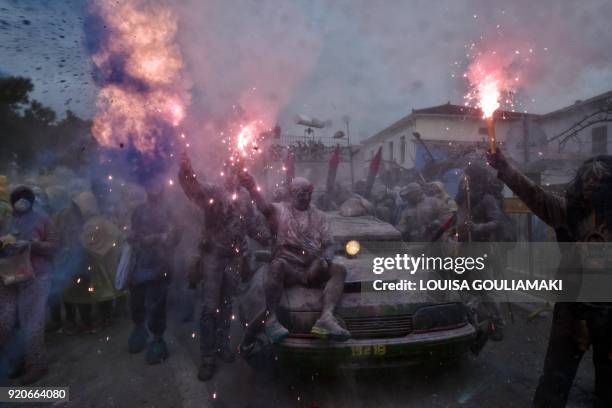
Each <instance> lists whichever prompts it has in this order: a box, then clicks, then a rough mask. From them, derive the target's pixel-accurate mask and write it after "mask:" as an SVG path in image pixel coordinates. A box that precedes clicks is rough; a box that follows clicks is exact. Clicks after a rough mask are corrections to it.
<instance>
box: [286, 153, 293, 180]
mask: <svg viewBox="0 0 612 408" xmlns="http://www.w3.org/2000/svg"><path fill="white" fill-rule="evenodd" d="M285 171H286V173H285V182H286V183H287V184H289V183H291V181H292V180H293V178H294V177H295V160H294V158H293V154H292V153H291V152H290V151H287V157H285Z"/></svg>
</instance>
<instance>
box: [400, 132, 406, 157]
mask: <svg viewBox="0 0 612 408" xmlns="http://www.w3.org/2000/svg"><path fill="white" fill-rule="evenodd" d="M404 162H406V136H402V137H400V163H401V164H404Z"/></svg>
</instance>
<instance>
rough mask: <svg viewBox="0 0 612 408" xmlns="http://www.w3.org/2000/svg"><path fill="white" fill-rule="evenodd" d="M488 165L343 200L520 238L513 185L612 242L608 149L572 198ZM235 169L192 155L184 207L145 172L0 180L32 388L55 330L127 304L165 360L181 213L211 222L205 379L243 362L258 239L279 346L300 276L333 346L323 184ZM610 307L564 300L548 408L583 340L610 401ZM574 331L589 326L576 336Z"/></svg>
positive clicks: (15, 355) (577, 182) (91, 322)
mask: <svg viewBox="0 0 612 408" xmlns="http://www.w3.org/2000/svg"><path fill="white" fill-rule="evenodd" d="M487 162H488V163H489V164H490V166H486V165H482V166H481V165H477V164H473V165H470V166H468V167H467V168H466V169H464V176H463V177H462V178H461V182H460V183H459V186H458V189H457V191H458V192H457V194H456V196H455V197H454V198H451V197H450V196H449V194H448V193H447V192H446V190H445V188H444V186H443V184H442V183H441V182H438V181H435V182H425V181H424V180H416V181H412V182H409V183H407V184H405V185H402V186H395V187H394V188H389V187H388V186H384V188H381V189H379V191H377V190H376V189H377V188H378V187H380V186H374V191H373V192H372V193H371V194H368V197H367V198H365V197H363V196H361V195H359V194H355V193H351V192H347V191H344V190H342V191H340V190H339V193H342V196H343V200H344V202H343V203H338V204H339V205H338V206H337V209H338V210H339V211H340V213H341V214H342V213H347V212H348V213H350V214H348V215H349V216H350V215H363V213H370V214H371V215H374V216H376V217H378V218H380V219H382V220H385V221H387V222H389V223H391V224H393V225H395V226H396V227H397V229H398V230H399V232H400V233H401V235H402V238H403V240H404V241H406V242H420V243H423V242H434V241H436V240H439V239H450V240H455V241H456V242H482V243H492V242H508V241H512V240H515V239H516V236H514V235H513V232H512V231H513V230H514V228H513V225H512V222H511V220H510V218H509V217H508V215H507V214H506V213H505V212H504V206H503V196H502V189H503V187H504V184H505V185H507V186H508V187H509V188H510V189H511V190H512V191H514V193H515V194H516V195H518V197H520V198H521V199H522V200H523V201H524V202H525V204H526V205H527V206H528V207H529V208H530V209H531V210H532V211H533V213H534V214H536V215H537V216H538V217H540V218H541V219H542V220H543V221H544V222H546V223H548V224H549V225H550V226H551V227H553V228H554V229H555V231H556V233H557V238H558V240H559V241H563V242H583V241H585V240H586V241H588V240H589V239H590V238H589V237H592V232H593V231H595V230H596V231H598V234H599V235H598V237H600V238H601V237H602V236H603V239H604V240H605V241H607V240H608V238H609V230H608V229H607V228H606V226H607V225H608V224H607V220H608V218H607V217H608V216H609V215H610V206H609V198H610V197H609V195H606V194H607V191H608V190H609V186H610V183H611V180H612V160H610V158H609V157H608V156H601V157H596V158H593V159H591V160H590V161H587V162H586V163H585V164H584V165H583V167H582V168H580V169H579V171H578V174H577V176H576V178H575V179H574V180H573V181H572V182H571V183H570V187H569V188H568V189H567V193H566V196H565V197H557V196H554V195H553V194H551V193H549V192H546V191H545V190H543V189H542V188H541V187H539V186H537V185H535V184H534V183H533V182H531V181H530V180H529V179H527V178H526V177H525V176H524V175H523V174H521V173H520V172H519V171H518V170H517V169H516V168H514V167H513V166H512V165H511V164H510V163H509V162H508V160H506V158H505V157H504V156H503V154H502V153H501V152H499V150H498V152H497V153H495V154H493V153H490V154H489V155H488V157H487ZM495 170H496V171H497V174H495ZM224 174H225V177H224V178H223V180H222V181H221V182H219V183H217V184H214V183H207V182H202V181H200V180H199V179H198V177H197V176H196V172H195V171H194V169H193V167H192V165H191V162H190V160H189V158H188V157H187V156H186V155H184V156H183V157H182V159H181V161H180V167H179V173H178V180H179V184H180V187H181V190H182V194H181V195H183V194H184V196H185V198H186V200H184V201H185V202H187V200H188V201H190V202H191V203H192V204H194V205H193V206H192V207H191V209H190V210H189V211H187V210H185V208H186V207H181V206H180V205H176V202H177V200H176V196H175V197H172V200H169V199H168V197H166V194H167V193H166V192H165V190H166V189H167V188H166V187H165V184H163V183H161V182H160V181H159V180H149V181H148V182H147V183H145V185H144V186H142V187H138V186H130V185H128V184H129V183H124V182H121V183H120V184H119V185H117V184H109V183H108V182H101V181H100V180H99V179H95V180H94V181H93V182H87V181H82V182H80V183H73V184H72V185H71V186H69V187H63V186H61V183H56V184H52V183H47V185H45V183H35V182H28V183H24V184H22V185H17V184H16V183H14V184H13V186H11V180H8V179H7V178H6V177H0V226H1V228H2V236H1V238H0V241H1V248H0V256H2V258H3V259H8V258H11V259H17V260H18V261H19V262H21V263H19V264H17V265H18V267H15V266H14V265H13V269H14V270H13V273H12V274H11V273H10V271H8V272H7V267H6V265H5V264H3V265H4V266H3V268H4V269H2V270H0V272H1V274H2V282H1V283H0V348H1V353H0V356H1V358H2V359H1V360H0V376H1V378H8V377H20V381H21V383H22V384H32V383H34V382H36V381H38V380H39V379H41V378H42V377H44V375H45V374H46V372H47V370H48V363H47V359H46V352H45V343H44V332H45V328H46V329H47V330H53V331H55V330H63V331H65V332H66V333H69V334H74V333H82V332H95V331H97V330H100V329H103V328H104V327H105V326H108V325H110V324H112V321H113V319H114V318H115V317H116V316H117V313H120V311H121V309H122V308H126V307H128V306H129V313H130V316H131V320H132V322H133V328H132V331H131V334H130V336H129V339H128V344H127V351H128V352H130V353H140V352H143V351H145V350H146V353H145V361H146V362H147V363H149V364H157V363H160V362H162V361H164V360H165V359H167V358H168V357H169V350H168V346H167V344H166V342H165V340H164V332H165V330H166V319H167V316H166V315H167V297H168V290H169V286H170V282H171V280H172V278H173V275H176V272H175V269H176V265H175V262H174V261H173V256H170V254H176V251H177V248H178V247H179V246H180V242H181V238H182V235H183V232H184V229H185V224H197V228H198V229H200V232H199V234H200V238H199V239H198V240H197V248H196V249H195V254H196V255H195V256H194V257H193V260H192V262H190V263H189V264H190V265H191V267H190V268H189V271H187V272H185V273H184V275H185V276H184V278H185V279H184V286H187V285H189V286H190V287H192V288H193V287H196V286H197V285H198V284H200V283H202V292H201V294H202V295H201V298H202V310H201V315H200V318H199V325H200V334H201V335H200V352H201V363H200V366H199V371H198V378H199V379H200V380H202V381H207V380H209V379H211V378H212V377H213V376H214V374H215V372H216V369H217V368H216V367H217V365H216V361H217V360H218V359H220V360H222V361H224V362H232V361H233V360H234V358H235V356H234V350H233V349H232V347H231V346H230V337H229V330H230V324H231V319H232V300H233V297H234V296H235V294H236V288H237V286H238V285H239V282H240V281H243V282H244V281H248V280H249V279H250V278H251V277H252V275H253V273H254V271H253V264H252V250H253V247H254V246H257V245H259V246H262V247H271V248H272V255H271V260H270V265H269V269H268V273H267V275H266V278H265V283H264V291H265V303H266V308H265V310H263V311H262V314H261V316H260V317H261V318H260V320H262V321H263V323H264V324H263V325H262V330H264V331H265V334H266V335H267V336H268V337H269V338H270V340H271V342H272V343H276V342H280V341H282V340H283V339H284V338H286V337H287V336H288V335H289V331H288V330H287V328H286V327H284V326H283V324H282V323H281V322H280V320H279V319H278V317H277V315H276V308H277V306H278V304H279V301H280V296H281V294H282V293H283V289H284V288H285V287H287V286H291V285H305V286H316V287H319V288H321V289H322V290H323V308H322V313H321V316H320V317H319V319H318V320H317V322H316V323H315V324H314V326H313V328H312V332H311V333H312V334H313V335H316V336H319V337H321V338H327V339H332V340H337V341H343V340H346V339H348V338H350V336H351V334H350V332H348V331H347V330H346V329H345V328H344V327H342V325H341V324H339V321H338V319H337V317H336V316H335V307H336V305H337V304H338V303H339V301H340V298H341V296H342V292H343V284H344V281H345V278H346V274H347V272H346V270H345V269H344V267H342V266H341V265H339V264H337V263H335V262H334V253H335V246H334V242H333V238H332V234H331V231H330V226H329V221H328V220H327V218H326V216H325V214H324V212H323V211H321V210H320V209H318V208H316V206H315V205H314V204H313V200H312V196H313V190H314V186H313V184H312V183H311V182H309V181H308V180H306V179H304V178H301V177H296V178H294V179H293V180H292V181H290V182H288V185H286V186H285V190H284V194H283V195H282V196H281V197H276V198H277V200H276V202H272V201H269V200H268V198H267V197H265V196H264V195H263V194H262V193H261V192H260V189H259V187H258V186H257V182H256V180H255V178H254V177H253V176H252V175H250V174H249V173H247V172H246V171H243V170H242V169H240V170H237V169H234V168H230V167H228V168H226V169H225V170H224ZM111 179H112V176H108V180H111ZM113 190H114V191H113ZM328 193H329V192H328ZM332 198H333V197H332ZM273 201H274V200H273ZM333 201H334V200H333V199H331V200H326V201H325V202H326V203H327V204H329V203H332V202H333ZM169 202H172V203H173V205H170V206H169V205H168V203H169ZM315 202H316V201H315ZM334 205H336V204H334ZM359 206H361V207H359ZM357 207H359V208H362V209H363V212H361V211H357V210H355V208H357ZM185 211H187V213H185ZM185 214H189V216H188V217H187V216H186V215H185ZM179 215H180V216H179ZM593 215H595V216H593ZM177 216H178V217H177ZM178 218H183V219H185V218H196V219H197V220H198V221H197V222H196V223H194V222H193V220H187V221H183V222H181V221H180V220H178ZM602 234H603V235H602ZM492 251H494V250H492ZM24 253H25V254H27V255H26V256H21V257H20V254H24ZM126 253H129V257H128V260H129V265H128V266H127V269H128V270H129V274H128V277H127V280H126V282H125V285H118V284H117V276H116V274H117V269H118V268H117V266H118V265H119V264H121V262H122V261H123V260H124V257H125V256H127V255H126ZM564 257H566V258H567V259H566V260H565V261H566V262H569V263H577V264H578V265H579V266H580V265H584V262H586V260H585V259H582V258H581V257H580V254H578V253H575V254H564ZM496 258H497V259H498V260H502V261H499V262H498V264H496V265H495V267H494V268H493V270H492V271H491V272H490V273H492V274H495V273H500V271H501V270H503V268H504V265H503V256H501V255H500V256H498V257H496ZM186 265H187V264H186V263H185V264H183V267H185V268H184V269H187V268H186ZM181 285H183V284H181ZM485 297H486V294H485ZM483 303H484V305H485V309H486V310H487V311H486V313H487V314H488V318H489V320H490V322H491V323H490V324H491V328H490V329H491V330H490V337H491V338H492V339H493V340H502V338H503V328H504V326H505V323H504V319H503V317H502V313H501V312H500V310H499V305H498V304H497V303H496V301H495V300H493V299H492V298H491V299H484V301H483ZM610 310H611V307H610V304H585V303H572V304H569V303H558V304H557V305H556V306H555V312H554V318H553V327H552V332H551V337H550V343H549V348H548V352H547V356H546V362H545V367H544V374H543V375H542V377H541V381H540V384H539V386H538V390H537V395H536V399H535V401H536V405H537V406H562V405H563V404H565V402H566V401H567V396H568V392H569V389H570V387H571V384H572V381H573V378H574V376H575V373H576V368H577V366H578V362H579V361H580V358H581V357H582V355H583V354H584V351H585V350H584V344H585V342H586V344H587V345H588V344H592V345H593V348H594V363H595V371H596V384H595V394H596V399H597V401H600V402H601V403H602V404H603V405H602V406H607V405H606V404H610V403H611V402H612V396H611V394H610V388H609V386H608V385H609V384H610V381H612V358H611V356H612V349H611V348H610V347H611V346H610V344H612V342H611V341H610V338H611V337H612V336H611V335H610V333H611V330H612V315H611V314H610ZM576 327H580V328H581V329H580V330H582V331H581V332H580V333H578V335H576V331H575V330H576V329H575V328H576ZM585 333H586V334H585ZM581 336H582V337H581ZM576 338H581V339H582V340H581V341H580V342H577V340H576ZM585 339H586V340H585ZM551 401H553V402H554V404H551ZM555 404H556V405H555Z"/></svg>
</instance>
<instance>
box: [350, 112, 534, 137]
mask: <svg viewBox="0 0 612 408" xmlns="http://www.w3.org/2000/svg"><path fill="white" fill-rule="evenodd" d="M428 116H430V117H431V116H445V117H457V118H472V119H477V120H479V119H480V118H482V116H483V115H482V111H481V110H480V109H477V108H472V107H469V106H463V105H453V104H451V103H450V102H447V103H445V104H443V105H437V106H431V107H428V108H422V109H413V110H412V112H411V113H410V114H408V115H406V116H404V117H403V118H401V119H400V120H398V121H396V122H394V123H393V124H391V125H390V126H387V127H386V128H384V129H383V130H381V131H380V132H378V133H376V134H375V135H373V136H370V137H369V138H367V139H364V140H363V141H362V142H361V143H362V144H363V143H368V142H376V141H377V140H378V139H381V138H383V137H384V136H385V135H386V134H387V133H389V132H390V131H393V130H395V129H398V128H400V127H402V126H404V125H406V124H408V123H410V122H412V121H413V120H414V119H415V118H417V117H428ZM494 116H495V118H497V119H502V120H504V119H507V120H516V119H521V118H523V117H525V116H528V117H539V115H535V114H530V113H529V114H527V113H521V112H510V111H505V110H499V109H498V110H496V111H495V113H494Z"/></svg>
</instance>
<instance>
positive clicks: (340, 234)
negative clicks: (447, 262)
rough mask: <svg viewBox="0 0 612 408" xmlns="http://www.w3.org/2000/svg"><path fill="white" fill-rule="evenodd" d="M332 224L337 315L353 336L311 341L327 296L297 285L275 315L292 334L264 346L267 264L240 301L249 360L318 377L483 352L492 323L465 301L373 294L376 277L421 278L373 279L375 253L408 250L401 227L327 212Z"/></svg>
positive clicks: (396, 293) (412, 294)
mask: <svg viewBox="0 0 612 408" xmlns="http://www.w3.org/2000/svg"><path fill="white" fill-rule="evenodd" d="M329 218H330V222H331V230H332V231H333V235H334V238H335V241H336V242H337V243H338V244H339V245H338V246H339V248H340V250H339V251H338V252H337V254H336V256H335V258H334V261H333V262H337V263H338V264H341V265H344V266H345V267H346V269H347V272H348V274H347V280H346V283H345V286H344V294H343V297H342V300H341V301H340V304H339V305H338V307H337V309H336V315H337V316H338V317H339V320H340V322H341V324H343V325H344V327H345V328H346V329H347V330H348V331H349V332H350V333H351V336H352V337H351V338H350V339H349V340H347V341H343V342H338V341H332V340H325V339H320V338H317V337H315V336H314V335H312V334H311V333H310V330H311V328H312V326H313V324H314V323H315V321H316V320H317V318H318V317H319V316H320V313H321V306H322V301H321V299H322V290H321V289H319V288H306V287H300V286H296V287H291V288H286V289H285V291H284V293H283V296H282V299H281V303H280V305H279V309H278V310H277V315H278V318H279V320H280V321H281V323H283V324H284V325H285V327H287V328H288V329H289V331H290V333H291V334H290V335H289V337H288V338H286V339H285V340H283V341H282V342H280V343H279V344H276V345H271V344H267V343H266V342H267V339H266V338H265V335H264V334H263V333H262V332H261V329H262V327H263V322H264V320H265V316H264V315H263V314H262V311H264V310H265V298H264V291H263V279H264V278H265V274H266V270H267V265H266V264H265V263H264V264H263V265H262V266H261V267H260V268H259V269H258V270H257V272H256V273H255V275H254V277H253V279H252V280H251V282H250V285H249V287H248V289H247V290H246V291H245V292H244V293H243V294H242V295H241V298H240V305H239V314H240V320H241V321H242V323H243V325H244V326H245V328H246V334H245V341H244V342H243V344H242V345H241V347H240V351H241V354H243V356H245V357H246V359H247V361H250V362H251V363H253V364H254V365H258V366H261V364H263V363H265V362H266V360H267V361H271V360H272V361H274V362H275V363H277V364H278V366H280V367H285V368H299V369H300V370H308V371H316V372H321V371H336V370H342V369H363V368H373V367H381V368H385V367H398V366H409V365H414V364H419V363H423V362H426V361H430V360H447V359H456V358H459V357H460V356H462V355H464V354H465V353H466V352H468V351H469V350H472V351H479V350H480V348H482V346H483V345H484V342H486V330H485V328H486V327H488V323H487V322H477V321H476V320H475V318H474V315H473V313H471V312H470V309H469V308H468V307H467V306H466V305H465V304H464V303H463V302H461V300H460V299H442V300H441V299H435V298H434V297H433V296H432V295H430V294H429V293H428V292H419V291H416V292H412V291H410V292H404V291H375V290H374V289H373V281H374V280H375V279H382V280H383V281H387V282H390V281H398V280H399V279H400V278H401V279H411V278H412V279H416V278H415V276H416V275H410V274H407V273H405V272H400V273H401V275H400V273H393V272H385V273H384V274H381V275H375V274H373V271H372V258H373V255H374V254H375V253H376V256H380V255H379V254H381V253H388V254H395V253H397V252H398V250H399V249H402V248H405V246H404V244H402V243H401V236H400V233H399V231H398V230H397V229H395V228H394V227H393V226H392V225H391V224H389V223H386V222H383V221H381V220H379V219H377V218H374V217H372V216H361V217H343V216H341V215H339V214H338V213H329ZM349 241H357V242H358V243H360V246H361V251H360V252H359V253H358V254H357V255H349V254H347V253H346V251H345V250H344V247H345V245H346V243H347V242H349ZM264 258H265V256H263V257H262V256H260V257H259V259H260V260H262V259H264ZM256 339H257V340H256ZM255 350H256V351H255Z"/></svg>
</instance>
